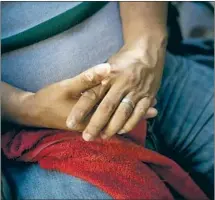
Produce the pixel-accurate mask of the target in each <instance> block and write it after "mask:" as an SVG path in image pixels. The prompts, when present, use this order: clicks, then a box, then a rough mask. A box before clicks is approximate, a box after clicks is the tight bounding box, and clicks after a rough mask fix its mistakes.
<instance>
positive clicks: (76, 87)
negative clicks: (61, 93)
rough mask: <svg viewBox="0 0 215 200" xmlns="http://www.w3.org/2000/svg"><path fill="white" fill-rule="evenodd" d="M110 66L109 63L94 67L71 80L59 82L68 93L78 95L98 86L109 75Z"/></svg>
mask: <svg viewBox="0 0 215 200" xmlns="http://www.w3.org/2000/svg"><path fill="white" fill-rule="evenodd" d="M110 71H111V66H110V64H109V63H103V64H99V65H96V66H94V67H92V68H90V69H88V70H87V71H84V72H82V73H81V74H79V75H78V76H75V77H74V78H71V79H66V80H63V81H61V85H63V86H64V87H65V86H66V87H67V88H68V90H69V92H72V93H73V94H80V93H81V92H83V91H85V90H87V89H90V88H92V87H94V86H96V85H99V84H100V83H101V81H102V80H104V79H105V78H107V76H108V75H109V74H110Z"/></svg>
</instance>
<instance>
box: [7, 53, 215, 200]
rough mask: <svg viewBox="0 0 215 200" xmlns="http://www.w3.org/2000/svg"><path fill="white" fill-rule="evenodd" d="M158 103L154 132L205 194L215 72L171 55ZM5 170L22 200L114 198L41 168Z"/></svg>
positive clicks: (210, 163)
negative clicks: (195, 179) (198, 178)
mask: <svg viewBox="0 0 215 200" xmlns="http://www.w3.org/2000/svg"><path fill="white" fill-rule="evenodd" d="M157 99H158V104H157V108H158V110H159V115H158V117H156V119H155V120H153V126H152V130H153V132H154V133H156V136H157V138H158V139H159V140H160V142H162V144H164V146H165V147H166V149H167V151H166V152H168V156H172V158H173V159H174V160H176V161H177V162H178V163H179V164H181V165H182V166H183V167H184V168H185V169H186V170H187V171H189V172H194V176H193V177H194V178H195V177H196V174H198V175H200V177H201V182H199V184H200V185H201V184H202V185H203V186H202V187H203V189H205V190H207V188H204V184H205V182H204V180H205V181H206V183H209V185H212V184H213V173H214V172H213V166H214V162H213V152H214V147H213V146H214V140H213V139H214V138H213V137H214V133H213V110H214V109H213V69H212V68H208V67H207V66H203V65H200V64H197V63H195V62H193V61H188V60H186V59H184V58H181V57H175V56H172V55H171V54H167V57H166V64H165V69H164V75H163V81H162V84H161V88H160V90H159V93H158V96H157ZM5 168H6V169H7V170H6V171H7V175H9V177H10V180H11V181H12V183H13V185H14V188H15V190H16V194H17V196H18V198H20V199H29V198H31V199H32V198H33V199H77V198H82V199H86V198H87V199H110V198H111V197H110V196H108V195H107V194H105V193H104V192H102V191H101V190H99V189H98V188H97V187H95V186H93V185H91V184H89V183H87V182H86V181H83V180H80V179H78V178H75V177H72V176H69V175H66V174H62V173H58V172H54V171H46V170H43V169H41V168H40V167H39V166H38V165H37V164H30V165H29V164H28V165H27V164H19V165H11V164H8V165H7V166H6V167H5ZM191 175H192V173H191ZM202 177H203V178H202ZM197 182H198V180H197ZM206 186H207V187H208V184H207V185H206ZM209 188H212V187H211V186H210V187H209Z"/></svg>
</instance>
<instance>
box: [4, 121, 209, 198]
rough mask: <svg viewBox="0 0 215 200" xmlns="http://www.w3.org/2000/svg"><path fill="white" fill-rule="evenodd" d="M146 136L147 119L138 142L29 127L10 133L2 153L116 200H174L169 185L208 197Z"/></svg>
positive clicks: (185, 194) (193, 195)
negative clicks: (151, 145) (146, 144)
mask: <svg viewBox="0 0 215 200" xmlns="http://www.w3.org/2000/svg"><path fill="white" fill-rule="evenodd" d="M144 133H146V124H145V121H144V122H141V123H140V124H139V125H138V126H137V128H136V129H135V130H134V131H133V132H132V133H130V138H132V141H131V140H130V139H126V138H123V137H121V136H114V137H113V138H112V139H110V140H108V141H102V140H100V139H97V140H96V141H93V142H85V141H84V140H82V138H81V134H80V133H77V132H73V131H72V132H69V131H61V130H48V129H39V130H38V129H34V130H33V129H25V130H24V129H23V130H21V131H18V132H16V131H11V132H7V133H5V134H4V135H3V136H2V149H3V152H4V154H5V155H6V156H7V157H8V158H9V159H15V160H18V161H25V162H38V163H39V165H40V166H41V167H42V168H44V169H47V170H57V171H60V172H62V173H67V174H69V175H72V176H76V177H79V178H82V179H84V180H86V181H88V182H90V183H92V184H94V185H96V186H97V187H99V188H100V189H102V190H103V191H105V192H107V193H108V194H109V195H111V196H112V197H113V198H114V199H148V200H151V199H159V200H160V199H163V200H169V199H173V196H172V194H171V192H170V190H169V189H168V187H167V186H166V183H168V185H170V186H171V187H172V188H173V189H174V190H175V191H176V192H178V193H179V194H180V195H181V196H182V197H184V198H185V199H193V200H197V199H199V200H204V199H208V198H207V197H206V195H205V194H204V193H203V192H202V191H201V189H200V188H199V187H198V186H197V185H196V184H195V183H194V182H193V180H192V179H191V178H190V176H189V175H188V174H187V173H186V172H185V171H183V170H182V169H181V168H180V167H179V166H178V165H177V164H176V163H175V162H174V161H172V160H170V159H168V158H166V157H164V156H162V155H160V154H158V153H156V152H154V151H151V150H148V149H146V148H144V146H143V144H144V139H145V134H144Z"/></svg>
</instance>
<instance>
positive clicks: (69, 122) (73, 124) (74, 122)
mask: <svg viewBox="0 0 215 200" xmlns="http://www.w3.org/2000/svg"><path fill="white" fill-rule="evenodd" d="M75 125H76V121H75V119H73V118H72V119H71V120H70V121H68V122H67V127H68V128H71V129H72V128H74V127H75Z"/></svg>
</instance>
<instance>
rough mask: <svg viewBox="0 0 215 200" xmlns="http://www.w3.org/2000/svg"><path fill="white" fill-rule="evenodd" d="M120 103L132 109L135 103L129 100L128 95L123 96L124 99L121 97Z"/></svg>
mask: <svg viewBox="0 0 215 200" xmlns="http://www.w3.org/2000/svg"><path fill="white" fill-rule="evenodd" d="M121 103H126V104H128V105H129V106H130V107H131V108H132V109H134V108H135V105H134V103H133V101H132V100H130V99H129V98H128V97H125V98H124V99H122V101H121Z"/></svg>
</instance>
